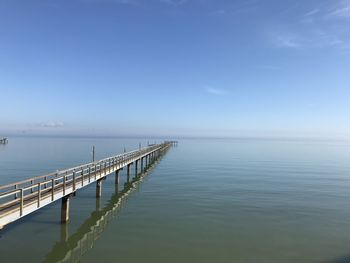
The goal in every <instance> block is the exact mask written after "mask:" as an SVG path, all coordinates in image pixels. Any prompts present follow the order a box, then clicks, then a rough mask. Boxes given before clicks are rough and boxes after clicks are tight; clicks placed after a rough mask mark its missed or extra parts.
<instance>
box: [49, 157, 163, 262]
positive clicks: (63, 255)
mask: <svg viewBox="0 0 350 263" xmlns="http://www.w3.org/2000/svg"><path fill="white" fill-rule="evenodd" d="M161 159H162V156H161V157H160V158H159V159H157V160H156V161H155V162H154V163H151V164H150V165H149V166H148V167H145V169H144V170H143V171H142V172H141V173H136V174H135V177H133V178H132V179H130V177H129V176H128V177H127V180H126V182H125V183H124V187H123V189H122V190H121V191H119V187H120V185H118V184H116V185H115V193H114V194H113V195H112V196H111V198H110V200H109V201H108V202H107V204H106V205H105V207H103V208H102V209H101V208H100V198H98V199H97V200H96V210H95V211H94V212H93V213H91V216H90V217H89V218H88V219H86V220H85V221H84V223H83V224H82V225H81V226H80V227H79V228H78V230H77V231H76V232H75V233H74V234H72V235H69V231H68V230H69V229H68V228H69V223H68V224H63V225H62V226H61V238H60V241H59V242H58V243H56V244H55V245H54V246H53V247H52V249H51V251H50V252H49V253H48V254H47V255H46V257H45V259H44V262H78V261H79V260H80V259H81V257H82V256H83V255H84V254H85V253H86V252H87V251H88V250H90V249H92V248H93V246H94V243H95V242H96V241H97V240H98V239H99V237H100V236H101V235H102V233H103V232H104V230H105V229H106V227H107V225H108V224H109V223H110V221H111V220H113V219H115V218H116V217H117V215H118V211H119V210H120V209H121V208H122V205H123V204H124V203H125V202H126V200H127V198H128V196H129V195H130V194H131V193H132V192H133V191H135V190H137V189H138V187H139V185H140V183H142V181H143V179H144V178H145V176H147V175H148V174H149V173H150V172H151V171H152V170H153V169H154V167H155V166H156V165H157V163H158V162H160V161H161Z"/></svg>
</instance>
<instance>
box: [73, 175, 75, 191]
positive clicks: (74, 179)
mask: <svg viewBox="0 0 350 263" xmlns="http://www.w3.org/2000/svg"><path fill="white" fill-rule="evenodd" d="M74 191H75V170H73V192H74Z"/></svg>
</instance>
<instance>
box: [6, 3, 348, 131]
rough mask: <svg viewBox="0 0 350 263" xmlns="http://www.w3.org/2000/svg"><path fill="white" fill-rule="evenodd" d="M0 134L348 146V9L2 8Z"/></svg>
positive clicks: (243, 5)
mask: <svg viewBox="0 0 350 263" xmlns="http://www.w3.org/2000/svg"><path fill="white" fill-rule="evenodd" d="M0 91H1V97H2V98H1V101H0V134H1V133H3V134H5V133H6V134H10V133H12V134H13V133H21V132H26V133H27V134H35V133H45V134H46V133H47V134H92V135H155V136H158V135H166V136H170V135H174V136H175V135H179V136H245V135H246V136H317V137H318V136H321V137H322V136H326V137H331V136H347V137H349V136H350V1H348V0H332V1H328V0H283V1H281V0H240V1H238V0H236V1H235V0H230V1H228V0H226V1H224V0H182V1H181V0H178V1H176V0H40V1H39V0H22V1H19V0H1V1H0Z"/></svg>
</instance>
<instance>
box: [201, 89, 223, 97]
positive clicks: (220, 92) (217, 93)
mask: <svg viewBox="0 0 350 263" xmlns="http://www.w3.org/2000/svg"><path fill="white" fill-rule="evenodd" d="M205 91H206V92H207V93H209V94H211V95H215V96H221V95H225V94H226V91H225V90H223V89H217V88H212V87H206V88H205Z"/></svg>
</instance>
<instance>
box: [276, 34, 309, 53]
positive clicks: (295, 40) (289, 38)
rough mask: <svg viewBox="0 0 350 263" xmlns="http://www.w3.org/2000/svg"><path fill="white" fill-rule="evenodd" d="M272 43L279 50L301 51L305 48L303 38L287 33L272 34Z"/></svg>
mask: <svg viewBox="0 0 350 263" xmlns="http://www.w3.org/2000/svg"><path fill="white" fill-rule="evenodd" d="M271 42H272V44H273V45H274V46H275V47H277V48H292V49H300V48H302V47H303V46H304V43H303V39H302V38H301V37H299V36H297V35H292V34H288V33H286V32H282V33H280V32H278V33H275V32H274V33H271Z"/></svg>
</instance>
